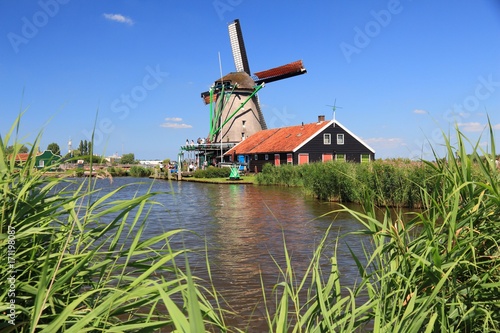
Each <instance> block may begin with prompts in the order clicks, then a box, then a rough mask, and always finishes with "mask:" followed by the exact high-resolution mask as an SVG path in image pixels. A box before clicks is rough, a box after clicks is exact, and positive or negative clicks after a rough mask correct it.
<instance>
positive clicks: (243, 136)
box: [241, 132, 245, 141]
mask: <svg viewBox="0 0 500 333" xmlns="http://www.w3.org/2000/svg"><path fill="white" fill-rule="evenodd" d="M243 140H245V132H241V141H243Z"/></svg>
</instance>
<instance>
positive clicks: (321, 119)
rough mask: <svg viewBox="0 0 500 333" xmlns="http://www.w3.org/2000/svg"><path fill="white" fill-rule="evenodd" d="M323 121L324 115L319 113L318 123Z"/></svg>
mask: <svg viewBox="0 0 500 333" xmlns="http://www.w3.org/2000/svg"><path fill="white" fill-rule="evenodd" d="M324 121H325V116H324V115H319V116H318V123H322V122H324Z"/></svg>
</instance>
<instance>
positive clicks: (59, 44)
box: [0, 0, 500, 159]
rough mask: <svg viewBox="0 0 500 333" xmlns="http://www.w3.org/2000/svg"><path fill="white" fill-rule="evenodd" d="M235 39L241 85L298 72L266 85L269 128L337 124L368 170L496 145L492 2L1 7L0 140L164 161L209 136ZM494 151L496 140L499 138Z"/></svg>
mask: <svg viewBox="0 0 500 333" xmlns="http://www.w3.org/2000/svg"><path fill="white" fill-rule="evenodd" d="M236 18H238V19H239V20H240V23H241V27H242V31H243V36H244V39H245V44H246V49H247V53H248V57H249V63H250V69H251V70H252V71H255V72H256V71H260V70H266V69H269V68H271V67H276V66H279V65H283V64H286V63H289V62H292V61H295V60H299V59H302V60H303V62H304V65H305V67H306V69H307V71H308V73H307V74H305V75H301V76H298V77H293V78H289V79H286V80H282V81H278V82H273V83H269V84H268V85H266V86H265V87H264V88H263V89H262V90H261V92H259V98H260V101H261V105H262V109H263V112H264V115H265V118H266V121H267V124H268V127H271V128H273V127H282V126H290V125H296V124H300V123H301V122H304V123H309V122H314V121H316V119H317V116H318V115H320V114H324V115H325V116H326V118H327V119H331V118H332V109H331V108H330V107H328V106H327V105H331V104H333V103H334V101H335V100H336V104H337V106H339V107H341V108H338V109H337V112H336V119H337V120H338V121H340V122H341V123H342V124H343V125H344V126H346V127H347V128H348V129H349V130H351V131H352V132H354V133H355V134H356V135H358V136H359V137H361V138H362V139H363V140H365V141H366V142H367V143H368V144H369V145H370V146H371V147H373V148H374V149H375V150H376V157H377V158H393V157H404V158H407V157H409V158H419V157H423V158H431V156H430V152H431V149H430V145H429V143H430V144H431V145H432V146H433V147H435V148H437V149H439V147H440V146H441V145H442V143H443V142H444V141H443V138H442V137H441V133H442V131H444V132H446V133H447V132H449V131H452V130H453V128H454V126H458V127H459V128H460V129H461V130H462V131H463V132H464V133H465V134H466V135H467V137H469V138H470V139H471V140H472V141H474V142H476V141H477V140H478V138H479V137H480V135H481V134H482V138H481V143H482V144H483V147H484V148H485V149H486V148H488V147H487V143H486V142H487V141H488V140H489V137H488V135H487V132H484V131H483V130H484V127H485V125H486V124H487V120H488V116H489V117H490V120H491V122H492V124H493V126H494V128H495V133H496V136H497V137H498V136H500V133H499V132H500V112H499V111H500V66H499V65H500V38H499V36H500V2H499V1H494V0H476V1H470V0H453V1H451V0H442V1H431V0H400V1H395V0H391V1H385V0H384V1H378V0H377V1H363V2H362V1H331V0H329V1H314V2H313V1H308V2H306V1H295V0H292V1H261V0H254V1H249V0H208V1H175V2H174V1H170V0H140V1H139V0H123V1H118V0H109V1H103V0H85V1H83V0H40V1H28V0H0V22H2V24H1V25H0V36H1V38H0V49H1V50H2V51H1V53H0V77H1V82H2V89H0V133H1V134H2V136H3V135H5V133H6V131H7V130H8V129H9V128H10V126H11V125H12V123H13V121H14V119H15V118H16V117H17V115H18V114H19V112H20V111H21V110H26V112H25V114H24V115H23V117H22V121H21V128H20V134H21V136H22V138H24V139H25V140H27V141H28V142H29V141H30V140H33V138H34V136H35V135H36V134H38V133H39V132H40V130H41V129H43V136H42V140H41V147H42V148H43V149H45V148H46V147H47V145H48V144H49V143H52V142H56V143H58V144H59V146H60V147H61V150H62V151H63V153H66V152H67V149H68V148H67V143H68V140H69V139H70V138H71V139H72V141H73V146H76V145H77V144H78V143H79V141H80V140H90V133H91V132H92V130H93V128H94V124H95V136H94V140H95V150H96V153H99V154H104V155H113V154H115V153H117V154H119V155H120V154H123V153H134V154H135V157H136V158H137V159H164V158H176V155H177V153H178V152H179V147H180V146H181V145H183V144H184V142H185V141H186V139H190V140H191V139H194V140H196V139H197V138H198V137H203V136H206V135H207V134H208V130H209V109H208V106H205V105H204V104H203V102H202V100H201V98H200V93H201V92H203V91H206V90H208V88H209V87H210V85H211V84H212V83H213V81H214V80H215V79H217V78H218V77H219V76H220V68H219V54H220V59H221V65H222V72H223V73H228V72H231V71H234V63H233V60H232V53H231V48H230V44H229V37H228V32H227V25H228V23H230V22H232V21H233V20H234V19H236ZM497 142H498V138H497Z"/></svg>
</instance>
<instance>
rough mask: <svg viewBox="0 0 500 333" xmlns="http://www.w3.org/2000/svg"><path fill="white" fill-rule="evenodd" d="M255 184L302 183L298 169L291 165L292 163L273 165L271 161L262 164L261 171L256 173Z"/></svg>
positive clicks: (299, 184) (284, 184)
mask: <svg viewBox="0 0 500 333" xmlns="http://www.w3.org/2000/svg"><path fill="white" fill-rule="evenodd" d="M257 184H259V185H267V184H273V185H280V186H301V185H303V183H302V176H301V174H299V169H297V168H295V167H293V166H292V165H282V166H279V167H275V166H274V165H272V164H271V163H266V164H264V166H263V168H262V172H261V173H258V174H257Z"/></svg>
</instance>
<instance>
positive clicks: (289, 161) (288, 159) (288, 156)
mask: <svg viewBox="0 0 500 333" xmlns="http://www.w3.org/2000/svg"><path fill="white" fill-rule="evenodd" d="M286 164H293V155H292V154H286Z"/></svg>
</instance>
